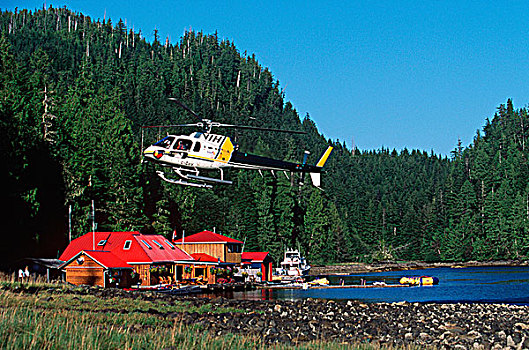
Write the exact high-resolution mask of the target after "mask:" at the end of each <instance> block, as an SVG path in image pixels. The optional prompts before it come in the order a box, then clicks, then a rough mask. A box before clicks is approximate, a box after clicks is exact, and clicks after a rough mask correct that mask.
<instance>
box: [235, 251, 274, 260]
mask: <svg viewBox="0 0 529 350" xmlns="http://www.w3.org/2000/svg"><path fill="white" fill-rule="evenodd" d="M267 255H268V252H244V253H242V256H241V259H242V260H246V261H255V262H263V261H264V259H266V256H267Z"/></svg>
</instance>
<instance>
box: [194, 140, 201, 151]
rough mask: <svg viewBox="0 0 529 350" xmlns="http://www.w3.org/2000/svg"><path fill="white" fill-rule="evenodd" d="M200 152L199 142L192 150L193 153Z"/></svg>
mask: <svg viewBox="0 0 529 350" xmlns="http://www.w3.org/2000/svg"><path fill="white" fill-rule="evenodd" d="M198 151H200V142H197V143H195V147H194V148H193V152H198Z"/></svg>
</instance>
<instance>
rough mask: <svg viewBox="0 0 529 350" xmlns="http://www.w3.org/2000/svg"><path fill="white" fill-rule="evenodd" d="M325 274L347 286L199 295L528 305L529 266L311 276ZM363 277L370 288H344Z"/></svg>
mask: <svg viewBox="0 0 529 350" xmlns="http://www.w3.org/2000/svg"><path fill="white" fill-rule="evenodd" d="M425 275H426V276H435V277H438V278H439V280H440V283H439V285H436V286H429V287H424V286H423V287H405V288H384V287H381V288H373V287H372V285H373V282H376V281H380V282H382V281H384V282H386V283H387V284H389V285H392V284H393V285H395V284H398V283H399V279H400V278H401V277H402V276H425ZM319 277H326V278H327V279H328V280H329V281H330V283H331V285H334V286H339V285H341V284H342V283H343V284H344V286H345V287H346V288H338V287H335V288H309V289H307V290H303V289H289V290H285V289H257V290H253V291H244V292H228V291H223V292H222V293H217V294H210V295H202V296H203V297H207V298H216V297H218V296H222V297H225V298H234V299H244V300H273V299H290V300H293V299H304V298H321V299H355V300H362V301H365V302H399V301H408V302H448V303H454V302H495V303H499V302H502V303H514V304H524V305H529V267H471V268H458V269H451V268H434V269H427V270H415V271H388V272H380V273H367V274H356V275H331V276H313V278H314V279H315V278H319ZM362 280H366V281H367V285H368V286H371V288H347V286H352V285H358V286H360V284H361V281H362Z"/></svg>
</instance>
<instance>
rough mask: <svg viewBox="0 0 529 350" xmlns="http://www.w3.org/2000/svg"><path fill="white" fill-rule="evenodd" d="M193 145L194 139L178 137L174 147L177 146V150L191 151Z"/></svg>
mask: <svg viewBox="0 0 529 350" xmlns="http://www.w3.org/2000/svg"><path fill="white" fill-rule="evenodd" d="M192 145H193V141H191V140H187V139H178V140H177V141H176V143H175V146H174V148H176V149H177V150H182V151H189V150H190V149H191V146H192Z"/></svg>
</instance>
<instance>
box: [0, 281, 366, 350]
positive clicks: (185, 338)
mask: <svg viewBox="0 0 529 350" xmlns="http://www.w3.org/2000/svg"><path fill="white" fill-rule="evenodd" d="M78 290H79V288H78V287H70V286H67V285H62V284H60V285H57V284H46V283H43V282H41V281H31V282H27V283H20V282H18V281H16V280H15V279H14V278H13V277H10V276H5V275H3V276H0V348H1V349H74V348H80V349H83V350H85V349H229V350H236V349H265V348H269V347H270V346H265V345H263V344H261V343H260V339H259V337H256V336H240V335H223V336H214V335H211V334H210V333H208V332H207V331H206V330H204V329H200V328H199V327H197V326H185V325H183V323H182V322H181V321H180V319H179V317H178V314H179V313H182V312H197V313H199V314H202V313H210V312H213V313H215V312H222V313H224V312H243V310H237V309H226V308H217V309H216V308H214V307H212V306H211V304H206V305H203V306H200V307H195V306H193V305H191V304H190V303H189V302H186V301H177V302H172V303H168V302H167V301H166V300H164V299H155V300H152V301H149V300H141V299H133V298H123V297H121V298H120V297H111V298H103V297H97V296H94V295H91V294H82V293H76V291H78ZM153 311H154V312H153ZM167 314H171V315H172V316H171V317H166V316H163V315H167ZM273 348H274V349H351V345H350V344H349V345H345V344H335V343H327V342H315V343H309V344H303V345H300V346H296V347H293V346H286V345H277V346H274V347H273ZM355 348H357V349H373V347H371V346H367V345H366V346H364V345H359V346H357V347H355Z"/></svg>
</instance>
